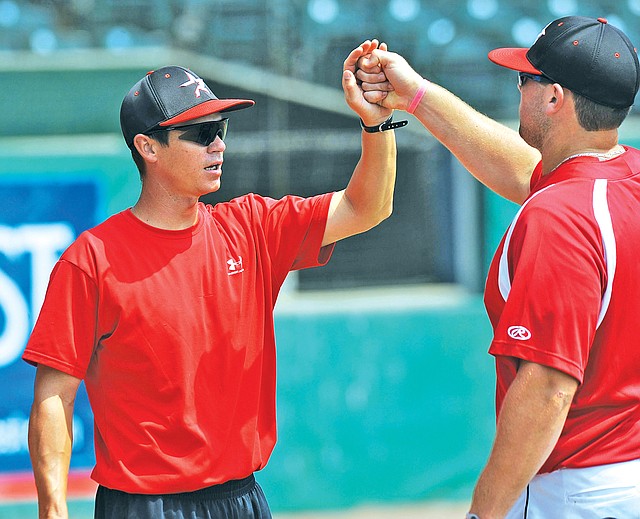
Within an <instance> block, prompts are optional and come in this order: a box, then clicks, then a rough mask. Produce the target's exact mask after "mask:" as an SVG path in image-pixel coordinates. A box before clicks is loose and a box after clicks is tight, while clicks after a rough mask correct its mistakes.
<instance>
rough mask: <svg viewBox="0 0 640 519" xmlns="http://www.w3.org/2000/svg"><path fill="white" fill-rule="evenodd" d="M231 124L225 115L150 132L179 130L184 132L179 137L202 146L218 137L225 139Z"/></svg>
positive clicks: (207, 144)
mask: <svg viewBox="0 0 640 519" xmlns="http://www.w3.org/2000/svg"><path fill="white" fill-rule="evenodd" d="M228 126H229V119H228V118H227V117H225V118H224V119H220V120H219V121H208V122H206V123H196V124H185V125H184V126H167V127H166V128H159V129H157V130H153V131H151V132H149V133H155V132H166V131H170V130H177V131H180V132H182V133H181V134H180V136H179V137H178V139H180V140H183V141H190V142H195V143H196V144H199V145H200V146H209V144H211V143H212V142H213V141H215V140H216V138H217V137H220V140H223V141H224V139H225V137H226V136H227V127H228Z"/></svg>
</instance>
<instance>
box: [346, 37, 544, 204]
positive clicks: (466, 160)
mask: <svg viewBox="0 0 640 519" xmlns="http://www.w3.org/2000/svg"><path fill="white" fill-rule="evenodd" d="M359 67H360V68H359V70H358V72H357V75H358V78H359V79H360V80H362V88H363V89H364V90H365V91H366V93H365V94H364V95H365V98H366V99H367V100H368V101H370V102H372V103H379V104H380V105H381V106H385V107H387V108H394V109H398V110H409V111H411V112H413V114H414V115H415V116H416V117H417V118H418V119H419V120H420V122H421V123H422V124H423V126H424V127H425V128H426V129H427V130H429V132H431V134H432V135H433V136H434V137H435V138H436V139H438V140H439V141H440V142H442V144H443V145H444V146H446V147H447V148H448V149H449V150H450V151H451V152H452V153H453V154H454V155H455V156H456V157H457V158H458V160H459V161H460V162H461V163H462V165H463V166H464V167H465V168H466V169H467V170H468V171H469V172H470V173H471V174H472V175H473V176H474V177H476V178H477V179H478V180H479V181H480V182H482V183H483V184H485V185H486V186H487V187H489V188H490V189H492V190H493V191H495V192H496V193H498V194H499V195H501V196H503V197H505V198H507V199H509V200H511V201H513V202H516V203H522V202H523V201H524V200H525V198H526V197H527V195H528V194H529V179H530V178H531V173H532V171H533V169H534V167H535V165H536V164H537V163H538V161H539V160H540V154H539V152H538V151H537V150H536V149H534V148H532V147H530V146H529V145H528V144H527V143H526V142H525V141H524V140H523V139H522V138H521V137H520V136H519V135H518V133H517V132H516V131H514V130H512V129H510V128H508V127H506V126H504V125H503V124H500V123H498V122H496V121H494V120H493V119H490V118H489V117H487V116H485V115H483V114H481V113H480V112H478V111H476V110H475V109H474V108H472V107H471V106H469V105H468V104H467V103H465V102H464V101H462V100H461V99H459V98H458V97H456V96H455V95H454V94H452V93H451V92H449V91H448V90H446V89H445V88H443V87H441V86H439V85H437V84H435V83H433V82H428V81H426V80H425V79H424V78H423V77H422V76H420V74H418V73H417V72H416V71H415V70H413V68H411V66H410V65H409V64H408V63H407V61H406V60H405V59H404V58H403V57H402V56H400V55H399V54H396V53H392V52H388V51H385V50H380V49H376V50H374V51H372V54H371V56H370V57H366V56H365V57H363V59H361V60H360V62H359ZM421 89H422V91H423V92H424V93H423V94H422V97H420V95H418V96H416V94H418V93H419V91H421ZM412 102H413V106H412Z"/></svg>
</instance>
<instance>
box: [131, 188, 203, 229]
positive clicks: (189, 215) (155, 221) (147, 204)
mask: <svg viewBox="0 0 640 519" xmlns="http://www.w3.org/2000/svg"><path fill="white" fill-rule="evenodd" d="M197 202H198V201H197V200H196V201H195V202H193V203H189V204H176V203H171V204H168V203H164V202H160V201H156V202H154V201H149V200H148V199H146V198H145V197H143V196H141V197H140V198H139V199H138V201H137V202H136V204H135V205H134V206H133V207H132V208H131V212H132V213H133V214H134V215H135V216H136V218H138V219H139V220H141V221H143V222H144V223H146V224H147V225H151V226H152V227H157V228H158V229H165V230H168V231H179V230H182V229H188V228H189V227H192V226H193V225H195V224H196V223H197V221H198V204H197Z"/></svg>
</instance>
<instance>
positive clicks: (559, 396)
mask: <svg viewBox="0 0 640 519" xmlns="http://www.w3.org/2000/svg"><path fill="white" fill-rule="evenodd" d="M549 370H550V368H545V367H543V366H539V365H535V364H530V363H527V364H526V365H525V366H524V367H521V368H520V370H519V372H518V376H517V377H516V379H515V381H514V382H513V383H512V385H511V387H510V388H509V391H508V393H507V395H506V397H505V400H504V402H503V405H502V409H501V411H500V417H499V419H498V424H497V430H496V438H495V442H494V445H493V449H492V452H491V455H490V457H489V461H488V462H487V465H486V467H485V468H484V470H483V471H482V474H481V475H480V478H479V480H478V483H477V485H476V488H475V490H474V493H473V501H472V504H471V512H473V513H475V514H477V515H478V516H479V517H480V518H481V519H500V518H503V517H504V516H505V514H506V513H507V512H508V511H509V509H510V508H511V507H512V506H513V504H514V503H515V502H516V500H517V499H518V497H519V496H520V494H521V493H522V492H523V491H524V490H525V488H526V486H527V485H528V483H529V482H530V481H531V479H532V478H533V477H534V476H535V475H536V473H537V472H538V470H539V469H540V467H541V466H542V465H543V463H544V462H545V460H546V459H547V458H548V457H549V454H550V453H551V451H552V450H553V447H554V446H555V444H556V442H557V441H558V438H559V437H560V433H561V432H562V428H563V426H564V423H565V420H566V417H567V413H568V411H569V407H570V404H571V400H572V397H573V394H574V392H575V387H577V382H576V381H575V380H573V379H571V378H570V377H568V376H567V375H564V374H561V373H559V372H555V373H553V372H552V373H551V375H552V376H554V377H555V376H556V375H557V376H558V377H559V381H558V380H551V379H549V378H545V377H546V376H547V375H548V374H549ZM541 372H543V376H542V377H540V376H539V375H540V373H541Z"/></svg>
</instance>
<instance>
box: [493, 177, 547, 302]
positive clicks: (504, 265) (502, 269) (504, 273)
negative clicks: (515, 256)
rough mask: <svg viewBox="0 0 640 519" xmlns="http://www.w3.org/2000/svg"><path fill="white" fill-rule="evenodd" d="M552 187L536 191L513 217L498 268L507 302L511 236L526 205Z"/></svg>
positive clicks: (509, 279)
mask: <svg viewBox="0 0 640 519" xmlns="http://www.w3.org/2000/svg"><path fill="white" fill-rule="evenodd" d="M551 185H553V184H551ZM550 187H551V186H547V187H545V188H544V189H541V190H540V191H536V192H535V193H533V195H531V197H530V198H528V199H527V200H526V201H525V203H524V204H522V206H521V207H520V209H518V212H517V213H516V215H515V216H514V217H513V220H512V221H511V225H510V226H509V229H508V230H507V235H506V236H505V238H504V245H503V246H502V255H501V256H500V263H499V266H498V288H499V289H500V294H501V295H502V299H504V300H505V301H506V300H507V297H509V292H511V277H510V276H509V260H508V259H507V252H509V243H510V242H511V235H512V234H513V229H514V227H515V226H516V222H517V221H518V218H519V217H520V213H521V212H522V210H523V209H524V208H525V207H526V205H527V204H528V203H529V202H531V200H533V199H534V198H535V197H536V196H538V195H539V194H540V193H543V192H545V191H546V190H547V189H549V188H550Z"/></svg>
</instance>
